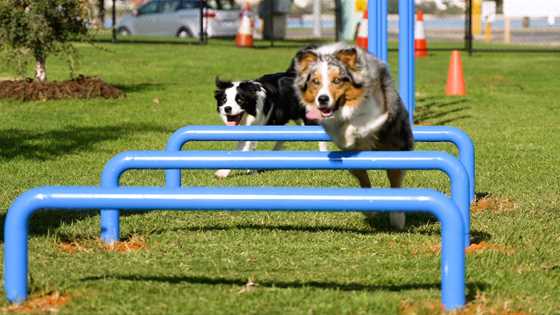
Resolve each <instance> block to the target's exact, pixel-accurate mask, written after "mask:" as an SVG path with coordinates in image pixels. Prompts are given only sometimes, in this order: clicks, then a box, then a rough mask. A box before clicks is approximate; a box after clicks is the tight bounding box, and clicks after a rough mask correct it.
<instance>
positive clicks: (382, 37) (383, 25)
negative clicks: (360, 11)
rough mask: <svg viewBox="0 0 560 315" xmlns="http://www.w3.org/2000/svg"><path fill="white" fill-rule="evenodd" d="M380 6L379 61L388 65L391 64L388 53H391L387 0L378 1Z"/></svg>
mask: <svg viewBox="0 0 560 315" xmlns="http://www.w3.org/2000/svg"><path fill="white" fill-rule="evenodd" d="M377 1H378V2H380V4H379V11H380V13H379V33H378V34H376V35H378V36H377V37H379V59H381V60H383V61H384V62H385V63H386V64H389V58H388V57H387V53H388V51H389V48H388V47H387V46H388V43H389V39H388V33H387V16H388V10H387V0H377ZM368 34H369V33H368Z"/></svg>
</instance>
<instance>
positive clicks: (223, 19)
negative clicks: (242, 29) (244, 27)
mask: <svg viewBox="0 0 560 315" xmlns="http://www.w3.org/2000/svg"><path fill="white" fill-rule="evenodd" d="M201 3H205V8H204V24H203V30H204V31H205V32H206V34H208V36H209V37H216V36H224V37H225V36H235V34H236V33H237V29H238V28H239V15H240V8H239V6H237V4H235V2H234V0H207V1H204V2H203V1H200V0H151V1H148V2H147V3H145V4H144V5H142V6H141V7H139V8H138V9H137V10H135V11H134V12H133V14H132V15H127V16H125V17H123V18H122V19H121V21H120V22H119V23H118V24H117V31H118V34H119V35H121V36H126V35H173V36H177V37H181V38H186V37H198V36H199V34H200V6H201Z"/></svg>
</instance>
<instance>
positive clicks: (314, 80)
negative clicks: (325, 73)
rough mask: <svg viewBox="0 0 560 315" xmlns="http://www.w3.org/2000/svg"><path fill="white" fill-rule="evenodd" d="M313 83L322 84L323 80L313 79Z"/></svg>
mask: <svg viewBox="0 0 560 315" xmlns="http://www.w3.org/2000/svg"><path fill="white" fill-rule="evenodd" d="M311 83H312V84H314V85H320V84H321V81H319V79H313V80H311Z"/></svg>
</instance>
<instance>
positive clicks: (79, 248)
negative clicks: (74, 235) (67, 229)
mask: <svg viewBox="0 0 560 315" xmlns="http://www.w3.org/2000/svg"><path fill="white" fill-rule="evenodd" d="M58 249H59V250H61V251H63V252H65V253H68V254H75V253H77V252H86V253H89V252H91V251H92V248H91V247H88V246H86V245H85V244H81V243H80V242H78V241H72V242H62V243H60V244H58Z"/></svg>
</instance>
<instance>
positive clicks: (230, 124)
mask: <svg viewBox="0 0 560 315" xmlns="http://www.w3.org/2000/svg"><path fill="white" fill-rule="evenodd" d="M226 125H228V126H237V125H239V122H238V121H235V120H232V121H226Z"/></svg>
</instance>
